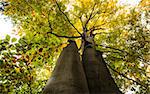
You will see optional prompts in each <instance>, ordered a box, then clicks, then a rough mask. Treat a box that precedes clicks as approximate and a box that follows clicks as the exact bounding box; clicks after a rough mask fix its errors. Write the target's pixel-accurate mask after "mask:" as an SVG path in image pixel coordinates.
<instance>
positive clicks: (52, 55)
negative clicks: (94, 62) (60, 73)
mask: <svg viewBox="0 0 150 94" xmlns="http://www.w3.org/2000/svg"><path fill="white" fill-rule="evenodd" d="M5 1H6V2H9V3H8V4H9V5H8V6H5V7H4V8H3V9H4V14H5V15H8V16H9V17H11V18H12V20H13V22H14V24H15V25H16V26H17V31H19V33H18V34H19V35H24V36H23V37H21V39H20V40H19V42H18V43H14V44H11V45H10V44H9V41H10V38H9V37H8V36H7V38H6V39H5V40H2V41H0V43H1V44H2V46H0V49H1V56H0V60H1V61H0V64H1V77H0V79H1V81H2V82H3V83H2V85H1V87H2V89H1V91H2V92H3V93H7V92H29V91H30V93H31V92H33V93H39V92H41V91H42V89H41V88H42V87H44V85H45V83H44V82H45V80H47V79H48V76H46V77H45V75H44V74H43V73H42V71H47V72H45V73H48V74H49V75H50V72H49V71H52V70H53V66H54V65H55V63H54V62H55V61H56V58H57V57H58V55H59V53H60V52H61V51H62V48H63V47H65V46H66V43H67V40H68V39H70V38H71V39H75V41H76V42H77V45H78V47H80V44H81V41H84V38H85V37H87V39H88V38H90V34H91V35H93V37H94V41H95V45H96V46H95V48H96V50H100V51H102V52H103V56H104V59H105V61H106V63H107V66H108V68H109V69H110V72H111V74H112V77H113V78H114V79H115V81H116V83H117V85H118V86H119V88H120V90H121V91H122V92H123V93H124V92H127V91H128V90H131V91H135V92H137V93H143V94H144V93H148V92H149V91H150V90H149V86H150V85H149V77H150V76H149V30H148V28H147V27H146V26H145V25H143V24H141V23H142V22H143V21H141V18H143V17H142V16H141V14H142V12H143V10H141V9H142V8H140V9H139V8H138V7H136V8H132V9H127V8H126V7H124V6H123V7H122V6H118V4H117V1H115V0H71V1H67V0H61V1H57V2H56V1H55V0H41V1H39V0H15V1H14V0H5ZM144 1H145V2H146V1H147V0H143V2H144ZM137 10H138V11H137ZM146 13H147V14H148V11H146ZM147 18H148V17H147ZM144 20H145V19H144ZM147 21H148V20H147ZM147 21H146V22H147ZM147 26H148V25H147ZM81 37H82V38H81ZM12 40H13V41H14V40H16V39H12ZM83 44H84V43H83ZM83 44H82V45H83ZM81 48H83V47H81ZM12 50H13V51H14V52H13V51H12ZM81 53H82V51H81ZM15 55H17V56H20V58H16V57H14V56H15ZM16 65H17V66H16ZM6 67H8V68H6ZM10 74H11V75H10ZM39 74H41V75H42V76H39ZM2 75H3V76H2ZM43 75H44V76H43ZM20 77H21V78H22V80H15V79H16V78H17V79H20ZM44 77H45V78H44ZM6 78H7V80H6ZM38 82H39V83H38ZM11 83H13V84H11ZM8 87H9V89H7V88H8ZM32 88H33V89H32Z"/></svg>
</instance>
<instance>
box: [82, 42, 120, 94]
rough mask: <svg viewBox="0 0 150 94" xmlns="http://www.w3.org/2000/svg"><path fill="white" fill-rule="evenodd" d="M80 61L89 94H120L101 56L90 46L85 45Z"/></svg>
mask: <svg viewBox="0 0 150 94" xmlns="http://www.w3.org/2000/svg"><path fill="white" fill-rule="evenodd" d="M82 60H83V66H84V70H85V74H86V78H87V81H88V88H89V92H90V94H121V92H120V91H119V88H118V87H117V85H116V84H115V82H114V80H113V78H112V77H111V74H110V72H109V70H108V68H107V66H106V64H105V61H104V60H103V57H102V54H101V53H100V52H98V51H96V50H95V48H94V47H92V44H89V43H85V47H84V51H83V56H82Z"/></svg>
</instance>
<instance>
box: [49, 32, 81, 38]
mask: <svg viewBox="0 0 150 94" xmlns="http://www.w3.org/2000/svg"><path fill="white" fill-rule="evenodd" d="M47 34H52V35H54V36H56V37H61V38H81V36H63V35H57V34H55V33H53V32H47Z"/></svg>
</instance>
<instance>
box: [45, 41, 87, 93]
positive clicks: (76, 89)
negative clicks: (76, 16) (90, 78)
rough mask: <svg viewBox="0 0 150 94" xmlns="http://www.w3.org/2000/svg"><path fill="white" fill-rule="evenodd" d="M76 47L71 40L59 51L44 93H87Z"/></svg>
mask: <svg viewBox="0 0 150 94" xmlns="http://www.w3.org/2000/svg"><path fill="white" fill-rule="evenodd" d="M87 86H88V85H87V81H86V78H85V73H84V70H83V66H82V63H81V61H80V56H79V53H78V48H77V45H76V43H75V42H71V43H70V44H69V45H68V46H67V47H65V48H64V49H63V51H62V52H61V54H60V56H59V58H58V61H57V63H56V67H55V69H54V71H53V73H52V76H51V77H50V79H49V80H48V82H47V85H46V87H45V88H44V94H89V91H88V87H87Z"/></svg>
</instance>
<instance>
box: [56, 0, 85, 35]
mask: <svg viewBox="0 0 150 94" xmlns="http://www.w3.org/2000/svg"><path fill="white" fill-rule="evenodd" d="M56 5H57V6H58V9H59V11H60V12H61V13H62V14H63V15H64V16H65V17H66V18H67V21H68V22H69V24H70V25H71V26H72V27H73V28H74V29H75V30H76V31H77V32H78V33H79V34H80V35H82V34H81V33H80V32H79V31H78V29H77V28H76V27H75V26H74V25H73V24H72V23H71V21H70V20H69V18H68V16H67V15H66V14H65V13H64V12H63V11H62V10H61V8H60V6H59V4H58V3H57V1H56Z"/></svg>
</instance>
